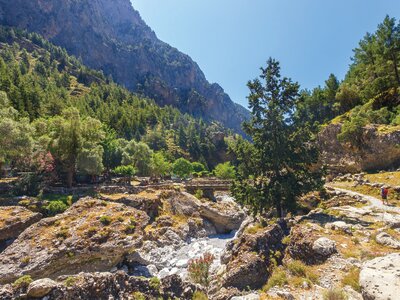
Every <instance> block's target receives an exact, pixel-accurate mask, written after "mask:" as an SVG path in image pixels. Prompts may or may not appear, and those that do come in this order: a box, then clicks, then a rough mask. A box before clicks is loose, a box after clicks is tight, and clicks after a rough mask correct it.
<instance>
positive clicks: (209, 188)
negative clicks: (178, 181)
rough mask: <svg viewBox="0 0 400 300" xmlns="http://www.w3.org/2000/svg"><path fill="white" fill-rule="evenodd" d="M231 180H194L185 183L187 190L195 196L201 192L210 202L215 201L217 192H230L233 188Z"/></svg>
mask: <svg viewBox="0 0 400 300" xmlns="http://www.w3.org/2000/svg"><path fill="white" fill-rule="evenodd" d="M231 184H232V181H231V180H216V179H215V180H192V181H188V182H185V183H184V186H185V188H186V190H187V191H188V192H189V193H191V194H194V193H196V191H198V190H201V191H202V192H203V197H205V198H208V199H210V200H213V201H214V200H215V196H214V192H216V191H229V190H230V187H231Z"/></svg>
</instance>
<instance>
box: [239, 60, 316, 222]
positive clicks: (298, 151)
mask: <svg viewBox="0 0 400 300" xmlns="http://www.w3.org/2000/svg"><path fill="white" fill-rule="evenodd" d="M261 71H262V73H261V76H260V79H255V80H254V81H250V82H249V83H248V87H249V89H250V95H249V97H248V99H249V107H250V109H251V113H252V118H251V120H250V121H249V122H248V123H245V124H244V129H245V132H246V133H247V134H248V135H249V136H250V137H251V138H252V140H253V142H254V151H253V150H252V153H251V154H250V153H249V155H247V156H246V158H245V159H246V160H250V161H252V162H251V163H250V164H249V163H248V164H247V165H252V166H254V168H253V169H252V170H251V171H250V172H249V170H246V171H245V172H243V171H242V172H241V171H240V170H243V168H240V166H239V168H238V170H239V173H238V175H237V179H236V180H235V182H234V184H233V187H232V191H233V194H234V195H235V197H236V199H237V200H238V201H239V202H241V203H242V204H245V205H247V206H249V207H250V208H251V210H252V211H253V213H254V214H256V213H263V212H265V211H266V210H267V209H269V208H272V207H275V208H276V210H277V214H278V216H279V217H282V216H283V213H284V209H290V208H294V207H295V204H296V198H297V197H298V196H300V195H302V194H303V193H306V192H308V191H311V190H314V189H316V188H318V187H320V186H321V185H322V180H321V173H320V172H313V170H312V167H313V164H314V163H316V161H317V157H318V156H317V151H316V148H315V146H314V144H313V143H312V136H311V133H310V130H309V129H308V128H307V126H305V125H302V124H300V123H297V122H296V120H295V118H294V115H295V104H296V100H297V98H298V96H299V85H298V84H297V83H294V82H292V81H291V80H290V79H288V78H286V77H284V78H281V74H280V66H279V63H278V62H277V61H276V60H274V59H272V58H270V59H269V60H268V62H267V67H266V68H265V69H264V68H261ZM262 81H264V85H263V83H262ZM242 156H243V155H242ZM247 172H249V173H247Z"/></svg>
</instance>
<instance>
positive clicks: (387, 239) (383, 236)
mask: <svg viewBox="0 0 400 300" xmlns="http://www.w3.org/2000/svg"><path fill="white" fill-rule="evenodd" d="M375 240H376V242H377V243H378V244H381V245H384V246H388V247H390V248H393V249H400V241H398V240H397V239H395V238H394V237H392V236H391V235H390V234H388V233H386V232H381V233H379V234H377V236H376V238H375Z"/></svg>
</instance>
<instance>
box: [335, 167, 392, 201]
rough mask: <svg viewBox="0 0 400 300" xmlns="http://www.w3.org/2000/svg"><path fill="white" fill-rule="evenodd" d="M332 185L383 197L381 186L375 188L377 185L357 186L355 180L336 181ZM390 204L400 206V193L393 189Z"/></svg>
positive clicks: (390, 191)
mask: <svg viewBox="0 0 400 300" xmlns="http://www.w3.org/2000/svg"><path fill="white" fill-rule="evenodd" d="M399 174H400V173H399ZM396 176H397V175H396ZM399 180H400V179H399ZM371 182H372V180H371ZM380 183H384V184H389V185H393V184H390V183H389V182H387V181H386V182H385V181H383V182H382V181H381V182H380ZM399 183H400V181H398V183H397V184H399ZM332 186H333V187H337V188H342V189H346V190H350V191H353V192H357V193H360V194H363V195H367V196H372V197H375V198H377V199H381V189H380V188H375V187H372V186H368V185H357V186H355V185H354V182H335V183H333V184H332ZM389 204H391V205H394V206H400V195H399V194H398V193H395V192H394V191H393V190H389ZM353 206H354V205H353Z"/></svg>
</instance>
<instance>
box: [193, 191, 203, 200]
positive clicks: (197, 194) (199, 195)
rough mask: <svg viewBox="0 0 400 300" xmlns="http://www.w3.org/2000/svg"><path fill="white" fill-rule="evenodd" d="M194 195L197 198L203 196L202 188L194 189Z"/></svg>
mask: <svg viewBox="0 0 400 300" xmlns="http://www.w3.org/2000/svg"><path fill="white" fill-rule="evenodd" d="M194 196H195V197H196V198H197V199H199V200H200V199H201V198H203V190H196V192H195V193H194Z"/></svg>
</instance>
